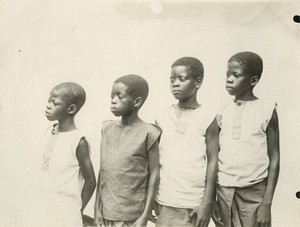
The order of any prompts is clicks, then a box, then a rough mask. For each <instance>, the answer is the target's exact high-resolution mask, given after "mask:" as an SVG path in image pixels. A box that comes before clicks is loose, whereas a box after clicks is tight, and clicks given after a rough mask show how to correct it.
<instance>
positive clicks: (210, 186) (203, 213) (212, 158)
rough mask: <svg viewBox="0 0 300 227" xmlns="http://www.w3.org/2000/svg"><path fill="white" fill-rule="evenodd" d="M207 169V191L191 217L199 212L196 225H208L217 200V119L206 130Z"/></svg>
mask: <svg viewBox="0 0 300 227" xmlns="http://www.w3.org/2000/svg"><path fill="white" fill-rule="evenodd" d="M206 152H207V169H206V183H205V192H204V197H203V200H202V202H201V204H200V205H199V206H198V207H197V208H196V209H195V210H193V212H192V213H191V215H190V217H192V216H194V215H195V214H197V222H196V226H201V227H202V226H203V227H204V226H207V225H208V224H209V219H210V211H211V206H212V202H213V201H214V200H215V199H214V196H215V187H216V179H217V170H218V152H219V127H218V123H217V120H216V119H215V120H214V121H213V122H212V123H211V124H210V126H209V127H208V129H207V130H206Z"/></svg>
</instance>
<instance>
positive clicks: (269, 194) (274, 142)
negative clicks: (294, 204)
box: [257, 109, 280, 226]
mask: <svg viewBox="0 0 300 227" xmlns="http://www.w3.org/2000/svg"><path fill="white" fill-rule="evenodd" d="M266 133H267V146H268V155H269V160H270V164H269V172H268V178H267V187H266V192H265V195H264V198H263V201H262V203H261V205H260V207H259V209H258V211H257V222H258V224H260V225H267V226H268V225H270V223H271V205H272V200H273V196H274V192H275V188H276V184H277V180H278V176H279V169H280V148H279V124H278V116H277V112H276V109H275V110H274V111H273V115H272V118H271V120H270V122H269V125H268V127H267V132H266Z"/></svg>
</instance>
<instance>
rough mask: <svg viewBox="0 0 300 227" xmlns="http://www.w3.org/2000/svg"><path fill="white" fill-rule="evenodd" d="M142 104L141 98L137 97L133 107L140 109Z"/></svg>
mask: <svg viewBox="0 0 300 227" xmlns="http://www.w3.org/2000/svg"><path fill="white" fill-rule="evenodd" d="M142 104H143V98H142V97H137V98H136V99H135V100H134V104H133V105H134V107H137V108H140V107H141V106H142Z"/></svg>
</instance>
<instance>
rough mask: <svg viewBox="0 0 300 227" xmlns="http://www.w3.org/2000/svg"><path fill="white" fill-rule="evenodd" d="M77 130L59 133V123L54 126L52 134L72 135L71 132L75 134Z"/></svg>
mask: <svg viewBox="0 0 300 227" xmlns="http://www.w3.org/2000/svg"><path fill="white" fill-rule="evenodd" d="M77 130H78V129H77V128H76V129H73V130H71V131H65V132H59V131H58V123H57V124H55V125H53V129H52V130H51V133H52V134H53V135H58V134H67V133H70V132H75V131H77Z"/></svg>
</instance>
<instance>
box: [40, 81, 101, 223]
mask: <svg viewBox="0 0 300 227" xmlns="http://www.w3.org/2000/svg"><path fill="white" fill-rule="evenodd" d="M85 97H86V96H85V91H84V90H83V88H82V87H81V86H80V85H78V84H76V83H71V82H66V83H61V84H58V85H57V86H55V87H54V88H53V89H52V91H51V93H50V97H49V100H48V105H47V108H46V111H45V113H46V117H47V119H48V120H49V121H55V120H57V121H58V124H54V125H53V127H51V129H50V130H48V131H47V137H48V141H47V145H46V151H45V153H44V155H43V164H42V170H43V172H44V177H45V178H46V181H47V183H48V184H47V189H48V191H45V197H46V199H47V200H48V207H47V210H46V215H45V219H46V222H47V226H82V212H83V210H84V208H85V206H86V205H87V203H88V201H89V200H90V198H91V196H92V194H93V192H94V189H95V187H96V179H95V174H94V169H93V165H92V162H91V159H90V154H89V153H90V151H89V145H88V142H87V141H86V139H85V137H84V135H83V134H82V132H81V131H79V130H77V128H76V126H75V123H74V117H75V115H76V114H77V113H78V111H79V110H80V108H81V107H82V106H83V104H84V102H85Z"/></svg>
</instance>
